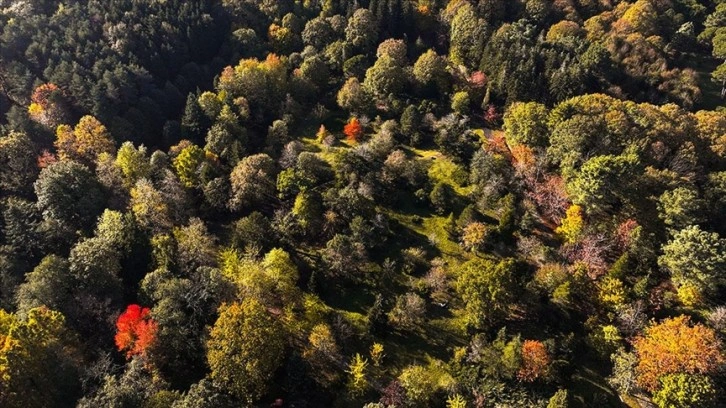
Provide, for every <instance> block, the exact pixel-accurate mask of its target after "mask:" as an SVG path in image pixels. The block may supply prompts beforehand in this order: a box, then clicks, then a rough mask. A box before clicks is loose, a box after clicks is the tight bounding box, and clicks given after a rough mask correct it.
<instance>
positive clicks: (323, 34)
mask: <svg viewBox="0 0 726 408" xmlns="http://www.w3.org/2000/svg"><path fill="white" fill-rule="evenodd" d="M334 38H335V32H334V31H333V27H332V26H331V25H330V23H329V22H328V20H326V19H325V18H323V17H320V16H319V17H315V18H313V19H312V20H310V21H308V22H307V23H305V28H304V29H303V31H302V40H303V43H304V44H305V45H312V46H313V47H315V49H317V50H319V51H322V50H323V49H324V48H325V46H327V45H328V44H330V43H332V42H333V39H334Z"/></svg>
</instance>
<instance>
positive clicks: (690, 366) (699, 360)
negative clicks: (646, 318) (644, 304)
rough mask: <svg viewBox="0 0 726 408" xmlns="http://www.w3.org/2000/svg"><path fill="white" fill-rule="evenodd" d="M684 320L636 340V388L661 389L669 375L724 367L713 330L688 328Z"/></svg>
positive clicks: (675, 320) (656, 328) (668, 323)
mask: <svg viewBox="0 0 726 408" xmlns="http://www.w3.org/2000/svg"><path fill="white" fill-rule="evenodd" d="M690 323H691V322H690V319H689V318H688V317H687V316H678V317H675V318H671V319H666V320H664V321H663V322H661V323H660V324H657V325H655V326H652V327H650V328H648V329H646V330H645V336H642V337H639V338H637V339H636V340H635V343H634V346H635V351H636V353H637V355H638V365H637V366H636V375H637V381H638V384H639V385H640V386H641V387H643V388H645V389H646V390H648V391H651V392H653V391H656V390H657V389H658V388H659V387H660V383H659V379H660V378H661V377H662V376H665V375H668V374H679V373H686V374H706V375H708V374H711V373H714V372H716V371H717V370H718V369H719V367H721V366H722V365H723V364H724V363H726V359H725V358H724V354H723V353H722V350H721V342H720V341H719V340H718V338H717V337H716V334H715V333H714V332H713V330H711V329H709V328H707V327H705V326H703V325H700V324H695V325H691V324H690Z"/></svg>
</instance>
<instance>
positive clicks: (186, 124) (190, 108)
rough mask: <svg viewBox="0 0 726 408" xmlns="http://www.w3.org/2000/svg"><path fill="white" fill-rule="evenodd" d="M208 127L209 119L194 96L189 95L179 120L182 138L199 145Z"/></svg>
mask: <svg viewBox="0 0 726 408" xmlns="http://www.w3.org/2000/svg"><path fill="white" fill-rule="evenodd" d="M208 127H209V119H208V118H207V117H206V116H205V115H204V112H203V111H202V108H201V107H200V106H199V103H198V102H197V98H196V96H195V95H194V94H193V93H189V95H187V101H186V105H185V107H184V115H183V116H182V119H181V129H182V137H183V138H184V139H188V140H191V141H192V142H193V143H201V142H202V140H204V134H205V132H206V131H207V128H208Z"/></svg>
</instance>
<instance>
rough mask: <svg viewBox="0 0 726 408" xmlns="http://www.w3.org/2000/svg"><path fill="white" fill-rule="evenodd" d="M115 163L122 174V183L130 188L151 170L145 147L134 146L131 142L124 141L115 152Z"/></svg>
mask: <svg viewBox="0 0 726 408" xmlns="http://www.w3.org/2000/svg"><path fill="white" fill-rule="evenodd" d="M116 165H117V166H118V167H119V168H120V169H121V173H123V176H124V184H125V185H126V187H128V188H131V187H132V186H133V185H134V184H136V182H137V181H139V179H141V178H144V177H148V176H149V173H150V172H151V164H150V163H149V158H148V157H146V147H144V145H141V146H139V147H138V149H137V148H136V147H134V144H133V143H131V142H124V143H123V144H122V145H121V147H120V148H119V149H118V152H117V153H116Z"/></svg>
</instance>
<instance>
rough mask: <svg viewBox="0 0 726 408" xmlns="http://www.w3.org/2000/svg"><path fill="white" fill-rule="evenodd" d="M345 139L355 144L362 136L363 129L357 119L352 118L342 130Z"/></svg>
mask: <svg viewBox="0 0 726 408" xmlns="http://www.w3.org/2000/svg"><path fill="white" fill-rule="evenodd" d="M343 133H345V137H346V139H348V141H350V142H354V143H357V142H358V141H359V139H360V137H361V136H362V135H363V127H362V126H361V124H360V121H358V118H356V117H353V118H351V119H350V121H348V124H347V125H345V127H344V128H343Z"/></svg>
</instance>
